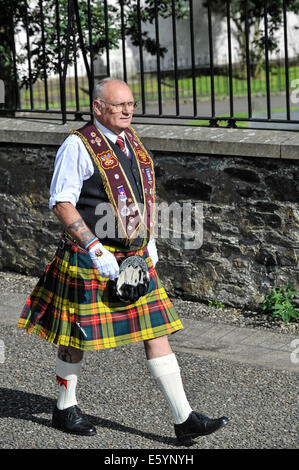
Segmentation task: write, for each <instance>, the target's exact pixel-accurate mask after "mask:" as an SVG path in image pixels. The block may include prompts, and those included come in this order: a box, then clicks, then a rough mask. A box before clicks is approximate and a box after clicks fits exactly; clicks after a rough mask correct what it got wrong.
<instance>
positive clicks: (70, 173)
mask: <svg viewBox="0 0 299 470" xmlns="http://www.w3.org/2000/svg"><path fill="white" fill-rule="evenodd" d="M95 124H96V126H97V127H98V128H99V129H100V131H101V132H102V133H103V134H104V135H105V137H107V138H108V139H109V140H111V141H112V142H113V143H114V144H115V143H116V139H117V137H118V136H117V135H116V134H114V132H112V131H110V130H109V129H107V128H106V127H104V126H102V125H101V124H100V123H99V122H98V121H97V120H96V121H95ZM119 135H121V136H122V137H123V138H124V139H125V133H124V131H123V132H122V133H121V134H119ZM125 146H126V151H127V155H130V151H129V148H128V146H127V143H126V139H125ZM93 172H94V167H93V163H92V160H91V156H90V154H89V152H88V150H87V149H86V147H85V145H84V143H83V142H82V140H81V139H80V137H78V136H77V135H75V134H72V135H70V136H68V137H67V138H66V139H65V141H64V142H63V143H62V145H61V146H60V148H59V149H58V152H57V154H56V158H55V163H54V172H53V177H52V181H51V186H50V199H49V208H50V209H52V208H53V206H55V204H56V203H57V202H70V203H72V204H73V206H75V207H76V204H77V202H78V200H79V196H80V193H81V189H82V185H83V181H85V180H87V179H89V178H90V177H91V176H92V175H93Z"/></svg>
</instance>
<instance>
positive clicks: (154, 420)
mask: <svg viewBox="0 0 299 470" xmlns="http://www.w3.org/2000/svg"><path fill="white" fill-rule="evenodd" d="M26 297H27V295H21V294H6V293H3V292H2V293H1V305H0V448H2V449H32V448H33V449H44V448H46V449H102V450H103V449H104V450H105V452H106V453H107V455H108V456H110V457H111V455H112V454H111V452H112V451H113V450H115V451H116V450H117V449H127V450H128V455H129V449H163V450H167V449H168V450H169V449H170V450H172V452H175V451H178V450H179V449H180V451H182V447H178V446H177V441H176V439H175V437H174V432H173V425H172V421H171V417H170V414H169V411H168V408H167V406H166V405H165V401H164V398H163V396H162V394H161V392H160V390H159V389H158V387H157V386H156V383H155V381H154V380H153V379H152V378H151V377H150V375H149V373H148V370H147V366H146V361H145V356H144V352H143V345H142V344H141V343H137V344H134V345H130V346H127V347H119V348H114V349H109V350H105V351H97V352H87V353H85V356H84V366H83V371H82V375H81V377H80V380H79V385H78V389H77V390H78V394H77V397H78V402H79V406H80V407H81V408H82V410H83V411H84V412H85V413H86V414H87V415H88V416H89V418H90V420H91V421H92V422H93V423H94V425H95V426H96V428H97V435H96V436H92V437H89V438H87V437H84V436H72V435H67V434H65V433H62V432H60V431H58V430H55V429H53V428H52V426H51V411H52V408H53V406H54V405H55V401H56V397H57V385H56V383H55V358H56V352H57V348H56V346H54V345H52V344H49V343H47V342H46V341H43V340H41V339H40V338H38V337H37V336H36V335H33V334H32V335H28V334H27V333H26V332H25V331H23V330H20V329H17V328H16V322H17V319H18V317H19V314H20V311H21V309H22V306H23V304H24V301H25V299H26ZM182 321H183V324H184V326H185V329H184V330H183V331H182V332H178V333H176V334H174V335H172V336H171V337H170V342H171V345H172V348H173V350H174V352H175V353H176V355H177V358H178V361H179V364H180V367H181V372H182V378H183V382H184V387H185V390H186V394H187V397H188V399H189V401H190V403H191V405H192V407H193V408H194V409H196V410H198V411H202V412H205V413H206V414H208V415H210V416H220V415H226V416H228V417H229V418H230V422H229V424H228V425H227V426H226V427H225V428H224V429H222V430H220V431H218V432H217V433H215V434H212V435H210V436H205V437H202V438H198V439H196V441H194V445H193V446H192V447H191V448H188V452H190V449H191V451H192V452H195V453H196V451H198V449H270V448H271V449H272V448H276V449H296V448H298V447H299V445H298V444H299V443H298V417H299V413H298V372H299V338H297V337H295V336H290V335H287V334H280V333H273V332H270V331H266V330H262V329H254V328H245V327H244V328H243V327H242V328H241V327H235V326H230V325H227V324H225V325H224V324H219V323H213V322H209V321H203V320H200V321H199V320H191V319H182ZM297 350H298V351H297ZM183 449H185V450H186V448H185V447H183ZM108 451H109V452H110V454H109V452H108Z"/></svg>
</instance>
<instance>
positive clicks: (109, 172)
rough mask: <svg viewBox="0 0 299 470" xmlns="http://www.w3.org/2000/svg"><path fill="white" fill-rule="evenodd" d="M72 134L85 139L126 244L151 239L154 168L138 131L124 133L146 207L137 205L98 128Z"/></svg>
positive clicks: (132, 192) (109, 147) (91, 127)
mask: <svg viewBox="0 0 299 470" xmlns="http://www.w3.org/2000/svg"><path fill="white" fill-rule="evenodd" d="M72 133H73V134H76V135H78V136H79V137H80V138H81V139H82V141H83V142H84V144H85V146H86V148H87V150H88V151H89V153H90V155H91V157H92V158H93V160H94V162H95V164H96V166H97V168H98V170H99V172H100V175H101V177H102V180H103V183H104V188H105V191H106V193H107V195H108V199H109V202H110V203H111V204H112V206H113V209H114V213H115V218H116V221H117V224H118V229H119V233H120V235H121V237H122V238H124V239H125V240H126V244H127V245H130V244H131V243H132V241H133V239H134V238H136V237H137V236H141V237H144V238H148V237H149V236H151V235H152V234H153V231H154V215H155V210H154V205H155V193H156V188H155V174H154V165H153V161H152V159H151V157H150V155H149V154H148V152H147V151H146V149H145V148H144V146H143V145H142V143H141V141H140V139H139V138H138V137H137V135H136V133H135V131H134V130H133V129H132V128H131V127H130V128H128V129H126V130H125V134H126V137H127V139H128V141H129V142H130V144H131V147H132V149H133V152H134V154H135V157H136V161H137V164H138V168H139V173H140V178H141V182H142V191H143V201H144V204H143V207H140V205H139V204H138V201H137V200H136V197H135V194H134V191H133V190H132V188H131V185H130V182H129V180H128V178H127V176H126V174H125V171H124V170H123V168H122V165H121V163H120V161H119V160H118V158H117V156H116V155H115V153H114V151H113V150H112V148H111V146H110V145H109V142H108V140H107V139H106V137H105V136H104V135H103V134H102V133H101V132H100V130H99V129H98V128H97V126H95V125H94V124H87V125H86V126H84V127H82V128H81V129H78V130H73V131H72ZM141 206H142V205H141Z"/></svg>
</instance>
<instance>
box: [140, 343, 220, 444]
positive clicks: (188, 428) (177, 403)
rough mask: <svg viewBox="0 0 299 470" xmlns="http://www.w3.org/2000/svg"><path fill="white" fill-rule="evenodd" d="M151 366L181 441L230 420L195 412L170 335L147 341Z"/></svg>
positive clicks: (212, 429)
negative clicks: (186, 391) (169, 339)
mask: <svg viewBox="0 0 299 470" xmlns="http://www.w3.org/2000/svg"><path fill="white" fill-rule="evenodd" d="M144 347H145V354H146V358H147V365H148V368H149V370H150V372H151V374H152V375H153V377H154V378H155V379H156V381H157V383H158V384H159V386H160V388H161V390H162V392H163V395H164V396H165V398H166V400H167V402H168V404H169V406H170V409H171V412H172V415H173V419H174V430H175V433H176V436H177V438H178V439H179V441H180V442H181V443H185V444H190V439H191V438H195V437H198V436H201V435H206V434H211V433H212V432H214V431H216V430H217V429H219V428H220V427H222V426H224V425H225V424H226V423H227V422H228V419H227V418H226V417H224V416H223V417H221V418H217V419H210V418H208V417H207V416H205V415H203V414H200V413H197V412H195V411H192V408H191V406H190V405H189V402H188V400H187V397H186V395H185V391H184V387H183V382H182V378H181V373H180V368H179V365H178V362H177V360H176V357H175V354H174V353H173V352H172V349H171V347H170V344H169V342H168V336H162V337H159V338H154V339H151V340H147V341H144Z"/></svg>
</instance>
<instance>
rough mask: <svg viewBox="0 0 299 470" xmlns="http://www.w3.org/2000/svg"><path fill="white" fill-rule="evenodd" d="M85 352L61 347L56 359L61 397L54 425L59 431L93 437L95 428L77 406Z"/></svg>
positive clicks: (58, 401)
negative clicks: (78, 382) (79, 380)
mask: <svg viewBox="0 0 299 470" xmlns="http://www.w3.org/2000/svg"><path fill="white" fill-rule="evenodd" d="M82 359H83V351H81V350H80V349H76V348H73V347H71V346H59V349H58V354H57V358H56V380H57V382H58V384H59V396H58V400H57V404H56V406H55V409H54V412H53V419H52V423H53V426H55V427H56V428H58V429H61V430H62V431H65V432H69V433H72V434H80V435H84V436H92V435H94V434H96V429H95V427H94V426H93V425H92V424H90V422H89V421H88V420H87V418H86V417H85V416H83V414H82V412H81V410H80V408H78V406H77V399H76V386H77V381H78V377H79V375H80V371H81V365H82Z"/></svg>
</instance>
